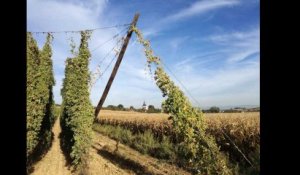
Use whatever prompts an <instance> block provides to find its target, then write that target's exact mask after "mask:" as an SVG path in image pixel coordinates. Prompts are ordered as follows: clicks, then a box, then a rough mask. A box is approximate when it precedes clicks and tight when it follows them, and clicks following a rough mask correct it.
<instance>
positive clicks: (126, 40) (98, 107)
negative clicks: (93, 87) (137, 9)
mask: <svg viewBox="0 0 300 175" xmlns="http://www.w3.org/2000/svg"><path fill="white" fill-rule="evenodd" d="M139 16H140V14H139V13H136V14H135V15H134V18H133V21H132V23H131V27H132V26H136V23H137V21H138V19H139ZM131 27H130V28H129V29H128V31H127V36H126V38H125V40H124V43H123V46H122V49H121V51H120V53H119V56H118V59H117V61H116V64H115V66H114V69H113V71H112V73H111V75H110V77H109V80H108V82H107V84H106V87H105V89H104V91H103V94H102V97H101V99H100V101H99V103H98V105H97V107H96V110H95V120H96V119H97V117H98V115H99V112H100V110H101V108H102V105H103V103H104V101H105V99H106V97H107V94H108V92H109V89H110V87H111V85H112V82H113V81H114V79H115V76H116V74H117V71H118V69H119V66H120V64H121V62H122V59H123V56H124V54H125V51H126V48H127V45H128V43H129V40H130V38H131V35H132V30H131Z"/></svg>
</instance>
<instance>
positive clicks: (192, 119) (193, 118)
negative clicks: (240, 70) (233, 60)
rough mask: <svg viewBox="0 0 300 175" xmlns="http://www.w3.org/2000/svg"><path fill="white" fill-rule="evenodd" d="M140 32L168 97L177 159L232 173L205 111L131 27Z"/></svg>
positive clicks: (199, 168)
mask: <svg viewBox="0 0 300 175" xmlns="http://www.w3.org/2000/svg"><path fill="white" fill-rule="evenodd" d="M131 30H133V31H134V32H135V33H136V34H137V38H138V42H139V43H141V44H142V45H143V46H144V53H145V56H146V58H147V65H148V68H149V71H150V73H152V67H154V68H155V72H154V78H155V82H156V85H157V86H158V87H159V89H160V90H161V91H162V94H163V97H167V98H166V100H165V101H164V102H163V103H162V107H163V109H164V110H165V111H166V112H168V113H169V115H170V119H171V120H172V123H173V130H174V131H175V133H176V142H177V143H178V149H177V156H178V161H179V163H180V164H182V165H183V166H185V167H188V168H189V169H191V170H192V171H194V172H195V173H197V174H224V175H225V174H226V175H228V174H232V170H231V169H230V168H229V166H228V160H227V157H226V156H225V155H223V154H222V153H221V152H220V150H219V148H218V146H217V144H216V142H215V139H214V138H213V137H212V136H210V135H208V134H207V133H206V127H207V126H206V123H205V120H204V117H203V113H202V112H201V111H200V110H198V109H196V108H194V107H192V104H191V103H190V101H189V100H188V98H187V97H186V96H185V95H184V93H183V92H182V91H181V90H180V89H179V87H177V86H176V85H175V84H174V82H173V81H172V80H171V79H170V77H169V76H168V75H167V74H166V72H165V71H164V69H163V67H162V66H161V61H160V58H159V57H158V56H155V55H154V53H153V50H152V48H151V46H150V42H149V41H148V40H145V39H144V38H143V35H142V33H141V31H140V30H139V29H138V28H136V27H132V28H131Z"/></svg>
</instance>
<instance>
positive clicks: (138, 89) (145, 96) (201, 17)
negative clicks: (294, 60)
mask: <svg viewBox="0 0 300 175" xmlns="http://www.w3.org/2000/svg"><path fill="white" fill-rule="evenodd" d="M135 12H139V13H140V15H141V16H140V18H139V21H138V25H137V26H138V28H140V29H141V31H142V32H143V34H144V36H145V38H147V39H149V40H150V42H151V45H152V48H153V50H154V52H155V54H157V55H158V56H159V57H160V58H161V59H162V60H163V61H164V62H165V64H166V65H167V66H168V67H169V68H170V69H171V71H172V72H173V73H174V74H175V76H176V77H177V79H179V80H180V81H181V82H182V83H183V84H184V85H185V87H186V88H187V89H188V90H189V92H190V93H191V94H192V95H193V97H194V99H196V100H197V102H196V101H195V100H194V99H192V98H191V97H190V96H189V94H187V93H186V92H185V91H184V89H183V88H182V90H183V91H184V92H185V93H186V95H187V96H188V97H189V98H190V100H191V102H192V103H193V105H195V106H200V107H202V108H206V107H209V106H214V105H216V106H239V105H259V99H260V92H259V78H260V76H259V75H260V72H259V67H260V48H259V37H260V32H259V31H260V29H259V24H260V21H259V1H257V0H201V1H194V0H190V1H186V0H144V1H141V0H131V1H125V0H123V1H122V0H85V1H83V0H72V1H71V0H44V1H41V0H40V1H38V0H28V1H27V30H28V31H65V30H82V29H92V28H98V27H105V26H114V25H117V24H126V23H130V22H131V20H132V18H133V16H134V14H135ZM122 31H123V33H121V34H125V32H124V31H125V30H124V27H117V28H112V29H105V30H96V31H94V32H93V34H92V37H91V40H90V43H89V48H90V49H91V50H93V49H95V48H97V46H99V45H100V44H101V43H103V42H105V41H107V40H109V39H110V38H112V37H113V36H114V35H115V34H117V33H119V32H122ZM34 37H35V39H36V40H37V42H38V45H39V47H42V46H43V44H44V42H45V35H42V34H39V35H37V34H35V35H34ZM70 37H73V38H74V41H75V43H76V44H77V46H78V45H79V34H64V33H58V34H54V40H53V57H52V58H53V63H54V74H55V79H56V85H55V87H54V97H55V102H56V103H61V101H62V98H61V95H60V89H61V86H62V81H63V78H64V68H65V60H66V58H67V57H72V54H71V53H70V41H69V39H70ZM116 42H117V40H112V41H111V42H108V43H107V44H105V45H103V46H101V47H99V48H98V49H96V50H95V51H93V52H92V58H91V62H90V70H91V71H92V72H94V71H95V69H96V67H97V66H98V64H99V62H100V61H101V60H102V59H103V58H104V56H105V55H106V54H107V53H108V52H109V51H110V50H111V48H113V47H114V46H115V44H116ZM113 55H114V54H113V53H112V54H111V55H109V56H108V57H107V58H106V59H105V60H104V61H103V62H102V64H101V65H100V72H102V71H103V70H104V69H105V68H106V66H107V65H108V64H109V62H110V61H111V59H112V58H113ZM145 64H146V58H145V56H144V55H143V48H142V47H141V45H140V44H139V43H137V41H136V36H135V35H133V37H132V38H131V41H130V43H129V45H128V48H127V51H126V53H125V56H124V58H123V61H122V64H121V66H120V68H119V71H118V73H117V76H116V78H115V80H114V82H113V85H112V87H111V89H110V92H109V94H108V96H107V99H106V102H105V103H104V106H106V105H108V104H113V105H118V104H123V105H124V106H125V107H129V106H130V105H133V106H135V107H141V105H142V103H143V101H144V100H145V101H146V103H147V104H153V105H154V106H155V107H160V104H161V102H162V100H163V97H162V96H161V92H160V90H159V89H158V88H157V87H156V85H155V82H154V80H153V78H151V76H150V75H149V73H148V72H147V71H146V70H145V67H146V66H145ZM111 70H112V66H111V67H110V68H109V69H108V70H107V71H106V72H105V74H104V75H103V76H102V77H101V78H100V79H99V80H98V81H97V82H96V83H95V85H94V86H93V88H92V89H91V97H90V98H91V101H92V103H93V105H96V104H97V103H98V100H99V99H100V97H101V95H102V92H103V90H104V87H105V85H106V83H107V80H108V77H109V75H110V73H111ZM166 71H167V73H170V72H169V71H168V70H167V69H166ZM169 75H170V76H171V78H172V79H173V80H174V82H175V83H176V84H177V85H178V86H180V84H179V83H178V82H177V81H176V79H175V78H174V77H173V75H172V74H169Z"/></svg>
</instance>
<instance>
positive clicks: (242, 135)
mask: <svg viewBox="0 0 300 175" xmlns="http://www.w3.org/2000/svg"><path fill="white" fill-rule="evenodd" d="M168 117H169V116H168V115H167V114H163V113H159V114H157V113H155V114H149V113H139V112H128V111H110V110H102V111H101V112H100V114H99V116H98V123H100V124H106V125H113V126H120V127H122V128H126V129H129V130H131V131H132V132H133V133H143V132H145V131H146V130H150V131H151V132H152V133H153V135H154V136H155V137H156V138H158V139H162V137H163V135H166V136H170V137H171V139H172V138H175V137H174V134H175V133H173V131H172V123H171V121H169V120H168ZM205 120H206V123H207V125H208V127H207V133H208V134H210V135H212V136H214V137H215V138H216V142H217V144H218V146H220V149H221V151H223V152H225V153H226V154H227V155H229V157H230V159H231V161H232V162H235V163H234V164H236V163H243V164H244V165H245V166H249V163H248V162H247V161H246V160H245V159H244V157H243V155H242V154H241V153H240V151H241V152H243V154H244V155H245V156H246V157H247V158H248V159H249V160H250V162H252V164H253V166H254V167H255V169H259V162H260V113H259V112H249V113H206V114H205ZM224 133H225V134H224ZM235 145H236V146H237V147H238V149H239V150H238V149H237V148H236V147H235ZM257 171H259V170H257Z"/></svg>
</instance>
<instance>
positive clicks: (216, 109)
mask: <svg viewBox="0 0 300 175" xmlns="http://www.w3.org/2000/svg"><path fill="white" fill-rule="evenodd" d="M209 112H211V113H219V112H220V108H219V107H216V106H213V107H211V108H209Z"/></svg>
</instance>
